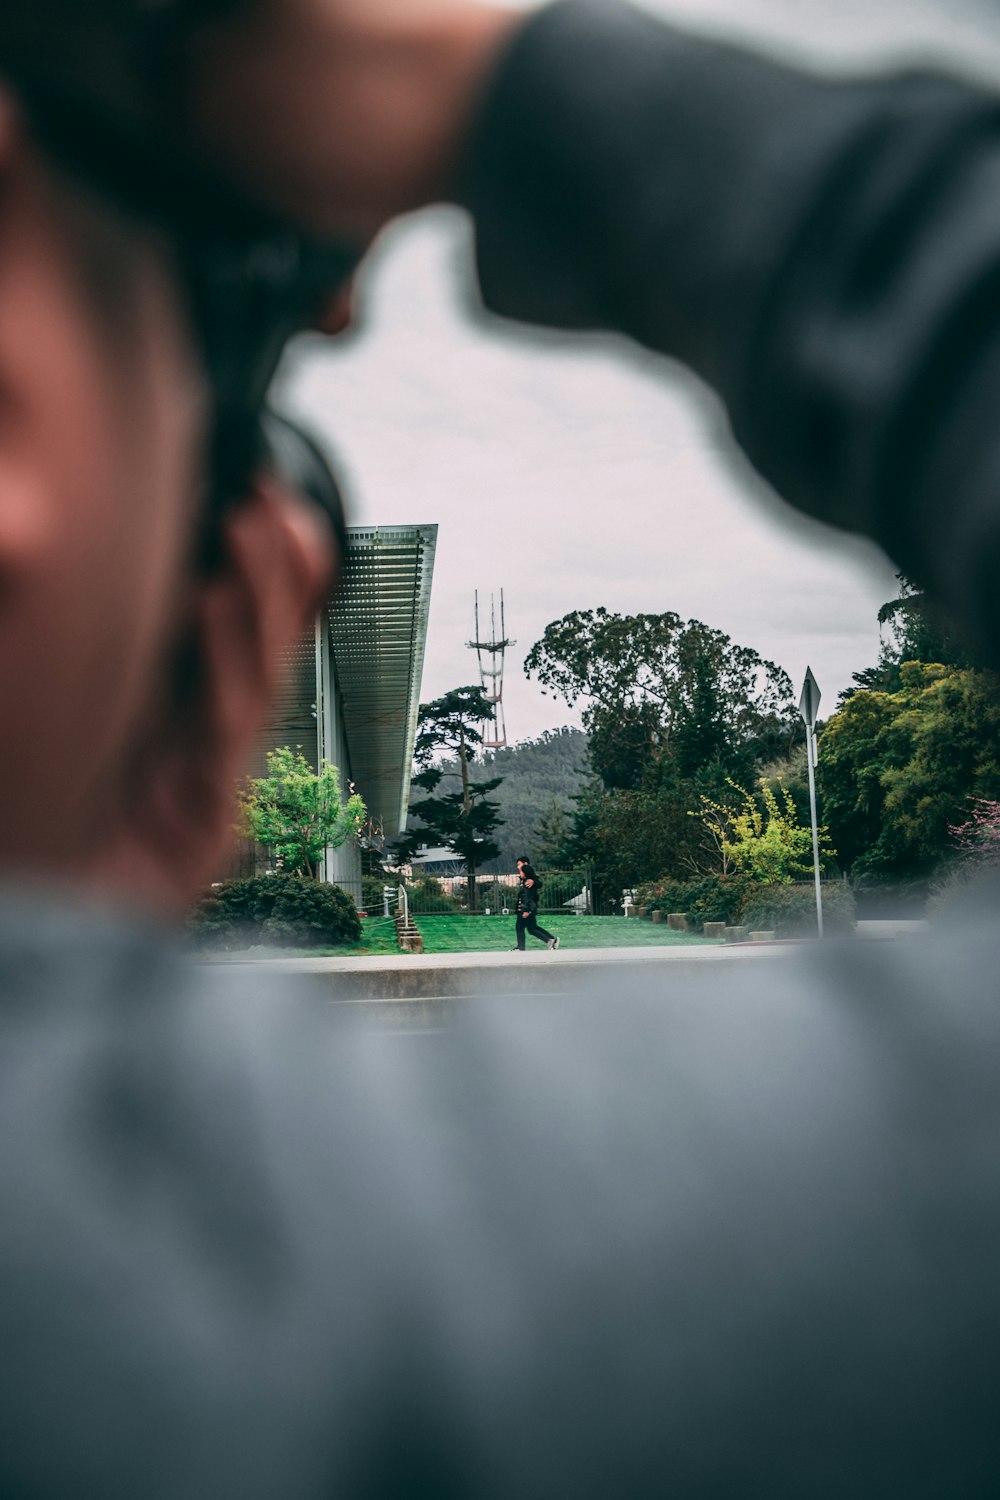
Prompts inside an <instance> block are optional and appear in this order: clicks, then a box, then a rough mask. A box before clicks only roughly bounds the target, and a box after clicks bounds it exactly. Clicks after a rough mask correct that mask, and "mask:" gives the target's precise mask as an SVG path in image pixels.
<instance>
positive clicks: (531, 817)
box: [448, 728, 589, 874]
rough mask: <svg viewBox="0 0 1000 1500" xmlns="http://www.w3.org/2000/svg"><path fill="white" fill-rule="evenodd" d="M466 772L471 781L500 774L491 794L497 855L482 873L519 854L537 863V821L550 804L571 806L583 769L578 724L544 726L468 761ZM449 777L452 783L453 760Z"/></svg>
mask: <svg viewBox="0 0 1000 1500" xmlns="http://www.w3.org/2000/svg"><path fill="white" fill-rule="evenodd" d="M469 771H470V774H471V776H472V779H473V780H474V781H486V780H488V779H489V778H490V777H493V776H502V777H503V778H504V779H503V781H502V782H501V784H500V786H499V787H498V788H497V790H496V791H495V792H494V793H493V794H492V798H491V800H492V801H496V802H498V803H499V804H500V816H501V817H502V818H503V820H504V823H503V827H502V828H499V829H498V830H497V833H496V840H497V843H498V844H499V845H500V851H501V852H500V858H499V859H498V860H496V861H495V862H494V863H493V864H491V865H484V866H483V873H484V874H489V873H493V872H497V871H498V872H501V873H507V872H510V871H512V870H513V869H514V868H515V864H514V862H515V860H516V859H517V856H518V855H519V854H530V855H531V856H532V858H533V859H535V860H537V861H539V862H541V858H542V856H541V853H540V848H539V836H538V832H539V824H540V823H542V821H543V819H550V818H551V817H552V815H553V812H554V811H555V810H556V809H560V810H561V811H562V812H563V813H566V814H569V813H570V812H571V811H572V808H573V798H574V797H575V796H576V795H577V793H578V792H580V791H581V790H582V788H583V783H584V781H585V779H586V777H587V774H588V771H589V767H588V765H587V736H586V735H585V734H584V733H583V731H582V730H581V729H569V728H563V729H549V730H546V732H545V733H544V734H543V735H541V736H540V737H539V738H538V739H536V740H522V741H521V742H520V744H517V745H511V746H509V747H508V748H507V749H506V750H498V751H496V752H495V753H494V754H491V755H489V756H488V757H487V758H486V759H485V760H481V761H477V762H474V763H473V764H472V765H471V766H470V767H469ZM454 776H455V780H456V782H457V780H458V766H457V764H456V766H455V770H454ZM449 780H450V777H449ZM448 790H450V787H449V788H448Z"/></svg>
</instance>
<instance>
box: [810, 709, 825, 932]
mask: <svg viewBox="0 0 1000 1500" xmlns="http://www.w3.org/2000/svg"><path fill="white" fill-rule="evenodd" d="M806 743H807V749H808V756H807V760H808V763H809V814H810V817H811V818H812V835H813V870H814V872H815V875H816V926H817V928H818V929H819V935H820V937H822V936H823V889H822V886H821V884H820V878H819V821H818V819H817V817H816V731H815V729H814V728H813V727H812V725H809V726H808V728H807V729H806Z"/></svg>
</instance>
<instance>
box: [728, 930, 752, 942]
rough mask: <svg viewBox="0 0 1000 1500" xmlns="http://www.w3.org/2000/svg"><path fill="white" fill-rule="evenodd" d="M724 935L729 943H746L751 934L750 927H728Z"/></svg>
mask: <svg viewBox="0 0 1000 1500" xmlns="http://www.w3.org/2000/svg"><path fill="white" fill-rule="evenodd" d="M724 935H725V939H726V942H727V943H745V942H746V941H747V939H748V938H749V936H750V929H749V927H726V928H725V929H724Z"/></svg>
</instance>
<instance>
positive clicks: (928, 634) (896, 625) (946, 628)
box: [841, 573, 976, 702]
mask: <svg viewBox="0 0 1000 1500" xmlns="http://www.w3.org/2000/svg"><path fill="white" fill-rule="evenodd" d="M896 581H897V583H898V584H899V593H898V594H897V595H896V597H895V599H889V600H887V601H886V603H885V604H883V605H882V608H881V609H880V610H879V612H878V623H879V627H880V632H881V642H882V643H881V649H880V651H879V659H878V665H877V666H874V667H866V668H865V670H864V671H862V672H855V673H854V683H855V686H854V687H853V688H848V690H847V692H846V693H843V694H841V702H846V700H847V699H848V698H850V697H851V695H852V694H853V693H855V692H857V691H858V689H859V688H862V689H868V690H870V691H876V692H885V693H895V692H898V691H899V689H900V687H901V686H902V679H901V677H900V669H901V667H902V665H903V663H904V662H907V661H922V662H929V663H930V662H933V663H938V664H940V665H941V666H944V667H969V668H975V666H976V662H975V661H974V660H973V658H972V656H971V655H970V653H969V649H968V645H967V643H966V642H965V641H964V640H963V639H962V636H961V634H960V633H959V631H958V630H957V629H956V628H955V626H954V625H953V624H952V623H951V621H949V620H948V619H947V618H946V616H945V615H944V614H943V613H942V612H941V610H940V609H938V608H936V607H935V605H934V604H932V603H931V601H930V600H929V599H928V598H927V595H926V594H924V593H923V592H922V591H921V590H920V589H918V588H917V587H916V586H915V585H914V584H912V583H911V582H910V581H909V579H908V578H907V577H906V575H905V574H904V573H897V574H896Z"/></svg>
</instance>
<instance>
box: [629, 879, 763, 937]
mask: <svg viewBox="0 0 1000 1500" xmlns="http://www.w3.org/2000/svg"><path fill="white" fill-rule="evenodd" d="M747 891H748V884H747V880H746V877H745V876H742V875H698V876H695V877H694V879H692V880H665V879H664V880H651V881H647V883H646V884H645V885H640V886H639V887H638V889H637V890H636V893H635V899H636V901H637V902H638V903H639V905H640V906H645V907H647V908H649V909H650V910H652V909H654V908H656V907H659V909H660V911H662V912H663V913H664V915H669V914H670V912H675V911H682V912H683V913H684V915H685V916H686V917H687V920H688V926H689V927H696V928H701V927H704V925H705V923H706V922H725V923H726V925H727V926H732V925H733V924H734V923H735V922H736V920H737V918H738V917H739V915H740V912H741V910H742V907H743V903H744V901H745V899H746V895H747Z"/></svg>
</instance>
